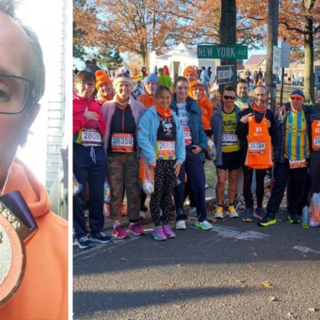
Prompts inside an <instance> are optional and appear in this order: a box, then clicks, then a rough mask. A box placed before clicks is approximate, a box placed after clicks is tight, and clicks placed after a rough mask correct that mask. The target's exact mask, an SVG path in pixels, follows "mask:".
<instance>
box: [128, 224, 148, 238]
mask: <svg viewBox="0 0 320 320" xmlns="http://www.w3.org/2000/svg"><path fill="white" fill-rule="evenodd" d="M129 233H130V234H133V235H134V236H141V235H142V234H143V233H144V230H143V229H142V228H141V227H140V225H139V223H138V222H135V223H134V224H130V226H129Z"/></svg>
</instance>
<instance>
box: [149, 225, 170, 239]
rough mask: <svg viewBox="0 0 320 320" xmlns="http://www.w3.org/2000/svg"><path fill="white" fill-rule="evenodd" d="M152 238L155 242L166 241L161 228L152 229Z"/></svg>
mask: <svg viewBox="0 0 320 320" xmlns="http://www.w3.org/2000/svg"><path fill="white" fill-rule="evenodd" d="M151 235H152V236H153V238H154V240H156V241H164V240H167V236H166V235H165V233H164V230H163V227H158V228H156V229H154V230H153V231H152V233H151Z"/></svg>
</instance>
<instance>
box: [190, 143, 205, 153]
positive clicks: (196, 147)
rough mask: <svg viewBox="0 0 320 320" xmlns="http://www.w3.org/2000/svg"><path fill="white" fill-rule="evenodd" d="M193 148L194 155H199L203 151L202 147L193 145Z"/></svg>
mask: <svg viewBox="0 0 320 320" xmlns="http://www.w3.org/2000/svg"><path fill="white" fill-rule="evenodd" d="M192 147H193V149H192V152H193V153H194V154H198V153H200V152H201V151H202V150H203V149H202V148H201V147H199V146H196V145H192Z"/></svg>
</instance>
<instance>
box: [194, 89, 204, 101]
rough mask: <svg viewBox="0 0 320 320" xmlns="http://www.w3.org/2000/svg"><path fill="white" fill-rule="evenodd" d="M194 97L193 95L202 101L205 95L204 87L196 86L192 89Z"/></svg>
mask: <svg viewBox="0 0 320 320" xmlns="http://www.w3.org/2000/svg"><path fill="white" fill-rule="evenodd" d="M192 95H193V98H194V99H196V100H200V99H201V98H202V95H203V90H202V87H201V86H194V87H193V88H192Z"/></svg>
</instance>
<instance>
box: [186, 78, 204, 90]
mask: <svg viewBox="0 0 320 320" xmlns="http://www.w3.org/2000/svg"><path fill="white" fill-rule="evenodd" d="M195 86H200V87H202V88H203V89H204V85H203V84H202V83H201V82H199V81H198V80H193V81H191V82H190V83H189V88H192V87H195Z"/></svg>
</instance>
